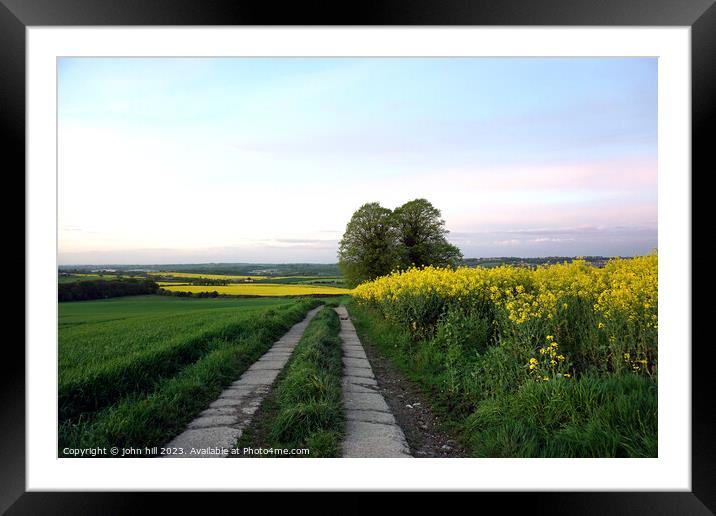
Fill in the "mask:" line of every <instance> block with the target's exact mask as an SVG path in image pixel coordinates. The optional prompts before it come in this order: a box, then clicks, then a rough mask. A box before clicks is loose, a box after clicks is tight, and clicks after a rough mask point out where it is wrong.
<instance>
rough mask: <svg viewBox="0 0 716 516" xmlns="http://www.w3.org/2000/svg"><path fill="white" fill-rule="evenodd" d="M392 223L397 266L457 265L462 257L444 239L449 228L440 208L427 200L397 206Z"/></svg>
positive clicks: (457, 250) (403, 267)
mask: <svg viewBox="0 0 716 516" xmlns="http://www.w3.org/2000/svg"><path fill="white" fill-rule="evenodd" d="M392 225H393V227H394V229H395V231H396V233H397V239H398V246H397V248H398V263H397V266H398V267H399V268H401V269H406V268H408V267H410V266H411V265H415V266H416V267H424V266H426V265H435V266H439V267H448V266H456V265H457V264H458V263H459V261H460V260H461V259H462V253H461V252H460V250H459V249H458V248H457V247H455V246H454V245H452V244H451V243H449V242H448V241H447V240H446V238H445V235H447V234H448V233H449V231H448V230H447V229H445V221H444V220H442V218H441V216H440V210H438V209H437V208H435V207H434V206H433V205H432V204H431V203H430V202H429V201H428V200H426V199H415V200H412V201H409V202H406V203H405V204H403V205H402V206H400V207H399V208H396V209H395V211H393V215H392Z"/></svg>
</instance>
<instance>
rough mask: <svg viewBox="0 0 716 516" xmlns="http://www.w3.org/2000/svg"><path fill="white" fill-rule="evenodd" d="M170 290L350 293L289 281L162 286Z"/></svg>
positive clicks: (239, 293) (234, 293) (245, 293)
mask: <svg viewBox="0 0 716 516" xmlns="http://www.w3.org/2000/svg"><path fill="white" fill-rule="evenodd" d="M163 288H164V289H165V290H170V291H172V292H192V293H197V292H214V291H216V292H218V293H219V294H222V295H229V296H309V295H315V294H322V295H325V294H333V295H341V294H350V293H351V291H350V289H346V288H338V287H324V286H319V285H296V284H290V283H236V284H232V285H175V286H170V285H166V286H163Z"/></svg>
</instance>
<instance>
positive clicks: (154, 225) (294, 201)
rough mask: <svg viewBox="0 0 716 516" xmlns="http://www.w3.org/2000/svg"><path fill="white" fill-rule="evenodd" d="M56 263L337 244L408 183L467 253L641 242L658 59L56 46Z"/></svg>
mask: <svg viewBox="0 0 716 516" xmlns="http://www.w3.org/2000/svg"><path fill="white" fill-rule="evenodd" d="M58 112H59V239H60V263H61V264H71V263H161V262H164V263H169V262H173V263H177V262H208V261H261V262H273V261H275V262H292V261H306V262H334V261H336V251H337V246H338V240H340V238H341V235H342V233H343V231H344V229H345V225H346V223H347V222H348V220H349V219H350V216H351V214H352V213H353V211H355V209H357V208H358V207H359V206H360V205H362V204H363V203H366V202H373V201H377V202H380V203H381V204H382V205H384V206H386V207H389V208H394V207H396V206H398V205H400V204H402V203H404V202H406V201H408V200H411V199H414V198H417V197H425V198H427V199H429V200H430V201H431V202H432V203H433V204H434V205H435V206H436V207H437V208H439V209H440V210H441V211H442V215H443V218H444V219H445V221H446V227H447V228H448V229H449V230H450V231H451V233H450V235H449V239H450V240H451V241H453V242H454V243H455V244H456V245H458V246H459V247H460V248H461V250H462V251H463V254H464V255H465V256H466V257H479V256H505V255H508V256H547V255H592V254H600V255H634V254H644V253H647V252H649V251H650V250H651V249H653V248H655V247H656V244H657V239H656V237H657V224H656V222H657V148H656V142H657V62H656V59H651V58H644V59H636V58H611V59H595V58H579V59H574V58H570V59H566V58H565V59H555V58H549V59H534V58H527V59H517V58H508V59H502V58H500V59H497V58H435V59H423V58H405V59H403V58H382V59H381V58H376V59H373V58H371V59H366V58H345V59H323V58H320V59H319V58H230V59H226V58H224V59H208V58H198V59H183V58H182V59H118V58H102V59H87V58H64V59H61V60H60V63H59V106H58Z"/></svg>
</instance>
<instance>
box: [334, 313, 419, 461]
mask: <svg viewBox="0 0 716 516" xmlns="http://www.w3.org/2000/svg"><path fill="white" fill-rule="evenodd" d="M335 310H336V312H337V313H338V315H339V317H340V320H341V331H340V337H341V341H342V347H343V380H342V382H343V403H344V406H345V411H346V435H345V438H344V441H343V446H342V456H343V457H411V454H410V448H409V447H408V443H407V441H406V439H405V434H404V433H403V430H402V429H401V428H400V426H398V424H397V423H396V420H395V417H394V416H393V413H392V412H391V410H390V408H389V407H388V405H387V403H386V402H385V399H384V398H383V395H382V394H381V393H380V391H379V390H378V383H377V381H376V379H375V375H374V374H373V369H372V368H371V366H370V362H368V357H367V356H366V354H365V350H364V349H363V345H362V344H361V342H360V339H359V338H358V335H357V333H356V330H355V327H354V326H353V323H352V322H351V320H350V318H349V317H348V311H347V310H346V307H345V306H339V307H338V308H336V309H335Z"/></svg>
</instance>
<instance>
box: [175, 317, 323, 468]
mask: <svg viewBox="0 0 716 516" xmlns="http://www.w3.org/2000/svg"><path fill="white" fill-rule="evenodd" d="M321 308H322V305H321V306H319V307H317V308H314V309H313V310H311V311H310V312H308V314H307V315H306V318H305V319H304V320H303V321H301V322H299V323H297V324H295V325H294V326H293V327H292V328H291V329H290V330H289V331H288V332H287V333H286V334H285V335H284V336H283V337H281V338H280V339H279V340H278V341H277V342H276V343H275V344H274V345H273V346H272V347H271V349H270V350H269V351H268V352H266V353H265V354H264V355H263V356H262V357H261V358H260V359H259V360H258V361H256V362H255V363H254V364H253V365H252V366H251V367H250V368H249V369H247V370H246V371H245V372H244V373H243V374H242V375H241V377H240V378H239V379H238V380H237V381H235V382H234V383H233V384H231V385H230V386H229V388H227V389H226V390H224V391H223V392H222V393H221V394H220V395H219V398H218V399H216V400H215V401H214V402H212V403H211V404H210V405H209V407H208V408H207V409H206V410H204V411H203V412H201V414H199V417H197V418H196V419H194V420H193V421H192V422H191V423H189V425H188V426H187V428H186V430H185V431H184V432H182V433H181V434H179V435H178V436H177V437H175V438H174V439H173V440H172V441H170V442H169V443H168V444H167V445H166V446H165V448H167V449H169V450H171V454H168V455H163V457H177V458H182V457H183V458H187V457H188V458H194V457H196V458H198V457H226V456H227V455H228V453H229V450H231V449H232V448H233V446H234V444H235V443H236V441H237V440H238V439H239V437H241V434H242V432H243V430H244V429H245V428H246V427H247V426H248V425H249V424H250V423H251V420H252V418H253V414H254V413H255V412H256V410H257V409H258V407H259V405H260V404H261V402H262V401H263V399H264V398H265V397H266V395H267V394H268V392H269V391H270V389H271V385H272V384H273V383H274V381H275V380H276V377H277V376H278V374H279V373H280V372H281V370H282V369H283V368H284V366H285V365H286V363H287V362H288V359H289V357H290V356H291V353H292V352H293V349H294V348H295V347H296V345H297V344H298V342H299V340H300V339H301V336H302V335H303V332H304V330H305V329H306V327H307V326H308V323H309V322H310V321H311V319H312V318H313V316H314V315H316V313H318V311H319V310H320V309H321Z"/></svg>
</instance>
